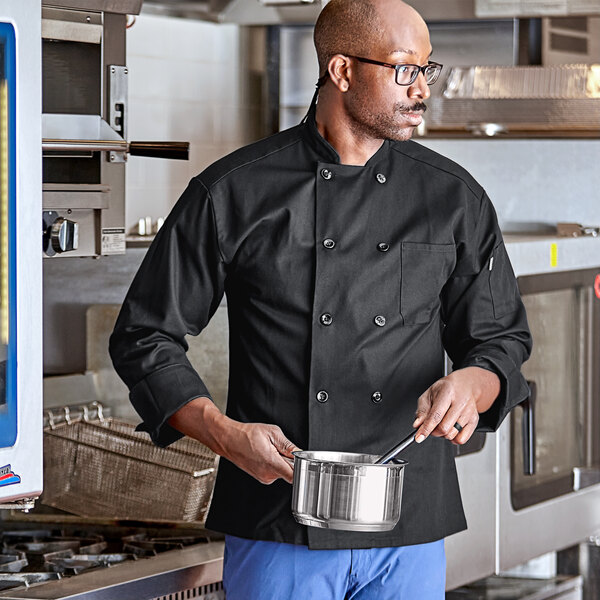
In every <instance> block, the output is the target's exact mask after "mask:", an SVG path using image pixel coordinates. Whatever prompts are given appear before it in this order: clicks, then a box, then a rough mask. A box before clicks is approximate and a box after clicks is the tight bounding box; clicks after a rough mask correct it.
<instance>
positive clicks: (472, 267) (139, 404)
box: [110, 108, 531, 548]
mask: <svg viewBox="0 0 600 600" xmlns="http://www.w3.org/2000/svg"><path fill="white" fill-rule="evenodd" d="M223 293H226V296H227V310H228V316H229V325H230V349H229V352H230V378H229V390H228V403H227V414H228V415H229V416H230V417H231V418H233V419H236V420H239V421H245V422H262V423H274V424H277V425H279V426H280V427H281V428H282V429H283V432H284V434H285V435H286V436H287V437H288V438H289V439H290V440H292V441H293V442H294V443H295V444H297V445H298V446H299V447H300V448H303V449H305V450H338V451H353V452H368V453H381V452H383V451H385V450H387V449H389V448H390V447H392V446H393V445H395V444H396V443H397V442H398V441H399V440H400V439H401V438H402V437H404V436H405V435H406V434H407V433H408V432H410V430H411V424H412V422H413V420H414V416H415V410H416V406H417V398H418V397H419V395H420V394H422V393H423V392H424V391H425V390H426V389H427V388H428V387H429V386H430V385H431V384H432V383H433V382H434V381H436V380H437V379H439V378H440V377H441V376H443V374H444V349H445V350H446V352H447V353H448V355H449V356H450V358H451V360H452V362H453V364H454V368H461V367H466V366H480V367H483V368H485V369H489V370H492V371H493V372H495V373H497V374H498V376H499V377H500V380H501V392H500V395H499V397H498V399H497V400H496V402H495V403H494V405H493V407H492V408H491V409H490V410H489V411H487V412H486V413H484V414H482V415H481V419H480V424H479V430H481V431H492V430H494V429H496V428H497V427H498V425H499V424H500V422H501V421H502V419H503V418H504V417H505V416H506V414H507V413H508V411H509V410H510V409H511V408H512V407H513V406H515V405H516V404H518V403H519V402H520V401H522V400H523V399H525V398H526V397H527V395H528V388H527V385H526V382H525V381H524V379H523V377H522V375H521V374H520V367H521V364H522V362H523V361H524V360H526V358H527V357H528V355H529V352H530V345H531V340H530V334H529V331H528V327H527V320H526V315H525V310H524V307H523V304H522V302H521V299H520V297H519V293H518V289H517V285H516V281H515V277H514V274H513V272H512V269H511V266H510V263H509V260H508V257H507V254H506V251H505V248H504V244H503V241H502V236H501V234H500V230H499V228H498V224H497V221H496V216H495V213H494V209H493V207H492V205H491V203H490V201H489V199H488V197H487V196H486V194H485V192H484V190H483V189H482V188H481V186H480V185H479V184H478V183H477V182H476V181H475V180H474V179H473V178H472V177H471V176H470V175H469V174H468V173H467V172H466V171H465V170H464V169H462V168H461V167H459V166H458V165H457V164H455V163H454V162H452V161H450V160H448V159H447V158H444V157H443V156H440V155H439V154H437V153H435V152H433V151H431V150H429V149H427V148H425V147H423V146H421V145H420V144H418V143H416V142H413V141H404V142H395V141H385V142H384V143H383V145H382V146H381V148H380V149H379V150H378V151H377V152H376V153H375V154H374V155H373V156H372V157H371V158H370V159H369V161H368V162H367V163H366V164H365V165H364V166H349V165H343V164H340V160H339V156H338V154H337V153H336V151H335V150H334V149H333V147H332V146H331V145H330V144H328V143H327V142H326V141H325V140H324V139H323V138H322V137H321V135H320V134H319V132H318V130H317V127H316V124H315V120H314V108H313V110H312V111H311V112H310V113H309V115H308V118H307V119H306V120H305V121H304V122H303V123H301V124H300V125H298V126H296V127H294V128H292V129H289V130H286V131H283V132H281V133H278V134H276V135H274V136H271V137H269V138H267V139H264V140H262V141H259V142H257V143H254V144H252V145H250V146H247V147H244V148H241V149H240V150H237V151H236V152H233V153H232V154H230V155H229V156H226V157H225V158H223V159H221V160H219V161H217V162H216V163H214V164H213V165H211V166H210V167H208V168H207V169H206V170H205V171H204V172H202V173H201V174H200V175H198V176H197V177H194V178H193V179H192V180H191V182H190V184H189V186H188V188H187V189H186V190H185V192H184V193H183V195H182V196H181V198H180V199H179V201H178V202H177V204H176V205H175V207H174V208H173V210H172V212H171V214H170V215H169V216H168V218H167V220H166V222H165V225H164V226H163V227H162V228H161V230H160V231H159V233H158V234H157V236H156V239H155V241H154V242H153V243H152V245H151V247H150V249H149V250H148V253H147V255H146V257H145V259H144V261H143V263H142V265H141V267H140V270H139V272H138V274H137V275H136V277H135V279H134V281H133V283H132V286H131V289H130V290H129V293H128V295H127V297H126V299H125V302H124V304H123V308H122V310H121V313H120V316H119V318H118V321H117V324H116V327H115V331H114V333H113V335H112V337H111V344H110V350H111V355H112V358H113V361H114V365H115V368H116V369H117V371H118V372H119V374H120V375H121V377H122V378H123V380H124V381H125V383H126V384H127V385H128V386H129V388H130V390H131V394H130V397H131V401H132V403H133V405H134V407H135V409H136V410H137V412H138V413H139V414H140V415H141V417H142V419H143V423H142V425H141V428H142V429H144V430H146V431H148V432H149V434H150V435H151V437H152V439H153V440H154V441H155V442H156V443H157V444H159V445H167V444H169V443H171V442H173V441H174V440H176V439H178V438H179V437H180V435H181V434H179V433H178V432H177V431H175V430H174V429H173V428H172V427H171V426H170V425H169V424H168V423H167V422H166V421H167V419H168V418H169V417H170V416H171V415H172V414H173V413H174V412H175V411H177V410H178V409H179V408H181V407H182V406H183V405H184V404H186V403H187V402H189V401H190V400H192V399H193V398H196V397H198V396H209V397H210V393H209V391H208V390H207V389H206V387H205V385H204V384H203V382H202V379H201V378H200V376H199V375H198V374H197V373H196V372H195V371H194V370H193V369H192V367H191V366H190V364H189V362H188V360H187V358H186V354H185V353H186V349H187V344H186V341H185V336H186V335H188V334H190V335H196V334H198V333H200V332H201V331H202V329H203V327H205V325H206V324H207V323H208V321H209V320H210V318H211V316H212V315H213V313H214V312H215V310H216V308H217V306H218V305H219V303H220V301H221V299H222V296H223ZM453 449H454V446H453V445H452V444H451V443H450V442H449V441H447V440H444V439H440V438H433V437H430V438H428V439H427V440H426V441H425V442H424V443H423V444H420V445H413V446H411V447H410V448H409V449H408V450H406V452H405V454H404V455H403V458H405V459H406V460H408V462H409V465H408V466H407V468H406V470H405V480H404V492H403V501H402V503H403V506H402V516H401V519H400V522H399V524H398V525H397V526H396V528H395V529H393V530H392V531H389V532H381V533H364V532H347V531H333V530H327V529H317V528H312V527H305V526H303V525H299V524H298V523H296V522H295V520H294V519H293V517H292V513H291V508H290V503H291V491H292V487H291V485H290V484H288V483H286V482H284V481H282V480H278V481H276V482H275V483H273V484H272V485H263V484H261V483H259V482H258V481H257V480H255V479H254V478H252V477H251V476H250V475H248V474H246V473H245V472H243V471H242V470H241V469H239V468H238V467H236V466H235V465H234V464H232V463H231V462H229V461H227V460H225V459H221V461H220V466H219V472H218V476H217V481H216V486H215V491H214V496H213V500H212V505H211V508H210V513H209V516H208V519H207V523H206V525H207V527H209V528H210V529H214V530H217V531H221V532H225V533H227V534H231V535H236V536H240V537H246V538H253V539H260V540H273V541H279V542H288V543H296V544H308V545H309V547H311V548H361V547H381V546H398V545H406V544H416V543H425V542H429V541H433V540H436V539H440V538H442V537H444V536H446V535H449V534H452V533H455V532H457V531H460V530H461V529H464V528H465V527H466V523H465V517H464V513H463V509H462V504H461V499H460V492H459V487H458V482H457V477H456V471H455V466H454V452H453Z"/></svg>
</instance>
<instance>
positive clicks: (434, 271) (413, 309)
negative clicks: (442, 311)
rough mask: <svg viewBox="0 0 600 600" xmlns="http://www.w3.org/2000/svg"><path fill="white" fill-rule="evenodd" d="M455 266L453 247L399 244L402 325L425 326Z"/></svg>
mask: <svg viewBox="0 0 600 600" xmlns="http://www.w3.org/2000/svg"><path fill="white" fill-rule="evenodd" d="M455 263H456V248H455V246H454V244H421V243H417V242H402V266H401V269H402V270H401V281H400V314H401V316H402V319H403V322H404V325H416V324H417V323H427V322H429V321H430V320H431V319H432V317H433V316H434V315H435V314H436V312H437V311H438V310H439V308H440V293H441V291H442V288H443V287H444V285H445V283H446V281H447V280H448V278H449V277H450V274H451V273H452V271H453V269H454V265H455Z"/></svg>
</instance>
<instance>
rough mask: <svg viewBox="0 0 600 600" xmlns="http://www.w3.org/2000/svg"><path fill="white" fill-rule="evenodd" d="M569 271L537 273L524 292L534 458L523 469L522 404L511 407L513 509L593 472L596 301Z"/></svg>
mask: <svg viewBox="0 0 600 600" xmlns="http://www.w3.org/2000/svg"><path fill="white" fill-rule="evenodd" d="M576 273H579V275H575V279H573V276H571V274H570V273H568V272H567V273H563V274H561V273H556V274H552V275H545V276H543V277H544V278H543V279H542V277H541V276H540V281H542V282H543V283H542V285H541V287H542V288H543V289H541V290H539V291H532V292H528V293H526V294H523V302H524V304H525V307H526V309H527V317H528V320H529V326H530V328H531V333H532V336H533V343H534V347H533V352H532V355H531V358H530V359H529V361H528V362H526V363H525V364H524V365H523V374H524V375H525V377H526V379H527V380H528V381H530V382H534V383H535V386H536V390H537V393H536V398H535V402H534V415H535V416H534V421H535V425H534V429H535V436H534V437H535V446H534V456H535V463H536V465H535V473H534V474H533V475H525V474H524V467H523V432H522V422H523V411H522V410H520V408H516V409H515V410H514V411H513V414H512V415H511V440H512V443H511V496H512V503H513V507H514V508H515V509H520V508H525V507H527V506H531V505H533V504H537V503H539V502H543V501H544V500H549V499H551V498H554V497H557V496H560V495H562V494H566V493H569V492H572V491H574V490H575V489H578V486H581V487H584V486H585V485H588V484H591V483H593V482H591V479H594V477H595V475H594V473H596V472H597V469H595V468H594V457H593V456H592V453H591V452H590V447H591V446H590V443H591V439H592V436H594V435H597V432H596V433H594V430H595V425H594V421H595V420H596V419H595V418H594V417H593V414H592V411H593V398H594V397H596V396H597V390H595V387H596V386H595V385H593V383H592V379H593V377H592V373H591V369H590V365H591V364H593V360H594V356H597V349H596V350H594V348H593V343H592V341H593V338H594V336H593V335H592V331H593V328H594V327H597V323H596V321H597V316H596V317H595V316H594V314H595V313H594V311H595V312H596V313H597V312H598V307H599V306H600V302H596V301H595V297H594V295H593V291H592V287H591V286H590V285H587V284H584V280H585V278H584V280H582V275H581V273H582V272H572V274H576ZM552 277H554V279H552ZM531 279H532V281H534V280H533V277H532V278H531ZM591 281H592V282H593V278H592V279H591ZM530 287H533V288H535V285H533V286H530ZM595 323H596V324H595ZM585 481H588V483H587V484H586V483H585ZM582 482H583V483H582Z"/></svg>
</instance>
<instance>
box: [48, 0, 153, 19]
mask: <svg viewBox="0 0 600 600" xmlns="http://www.w3.org/2000/svg"><path fill="white" fill-rule="evenodd" d="M142 2H143V0H44V4H48V5H50V6H52V5H60V6H61V7H65V8H72V9H75V10H83V11H87V10H91V11H102V12H109V13H115V14H118V13H120V14H123V15H139V14H140V10H141V9H142Z"/></svg>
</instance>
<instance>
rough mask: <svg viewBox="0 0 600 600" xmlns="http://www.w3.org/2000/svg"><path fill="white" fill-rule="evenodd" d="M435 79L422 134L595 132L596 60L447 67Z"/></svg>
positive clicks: (599, 70) (598, 120) (598, 114)
mask: <svg viewBox="0 0 600 600" xmlns="http://www.w3.org/2000/svg"><path fill="white" fill-rule="evenodd" d="M439 83H440V84H441V85H440V86H439V87H437V86H436V88H437V89H435V90H434V88H432V96H431V98H430V99H429V101H428V105H429V109H430V110H428V111H427V114H426V125H427V131H428V133H432V134H442V135H443V134H452V133H455V134H460V133H461V132H462V133H463V134H465V133H471V134H475V135H487V136H493V135H499V134H509V135H518V136H520V135H523V136H525V135H527V136H532V135H533V136H535V135H539V136H542V137H543V136H557V135H558V136H568V137H598V136H600V65H587V64H580V65H577V64H573V65H557V66H547V67H534V66H527V67H491V66H480V67H478V66H470V67H453V68H451V69H450V70H449V72H448V75H447V76H446V78H445V80H444V81H440V82H439Z"/></svg>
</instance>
